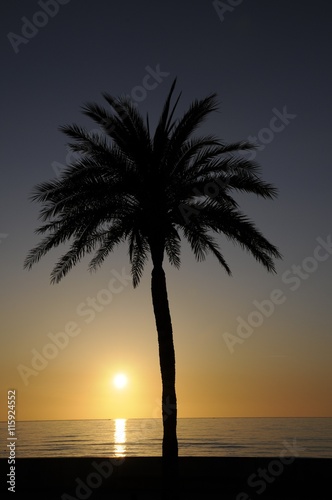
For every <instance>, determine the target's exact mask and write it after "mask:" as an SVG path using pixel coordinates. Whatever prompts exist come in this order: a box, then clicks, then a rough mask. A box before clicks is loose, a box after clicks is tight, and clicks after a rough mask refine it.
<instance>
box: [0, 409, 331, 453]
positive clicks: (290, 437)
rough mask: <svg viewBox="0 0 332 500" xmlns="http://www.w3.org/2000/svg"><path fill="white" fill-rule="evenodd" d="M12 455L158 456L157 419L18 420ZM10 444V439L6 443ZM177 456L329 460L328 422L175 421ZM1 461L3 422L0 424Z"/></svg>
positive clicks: (159, 432)
mask: <svg viewBox="0 0 332 500" xmlns="http://www.w3.org/2000/svg"><path fill="white" fill-rule="evenodd" d="M15 437H16V440H15V447H16V456H17V457H18V458H20V457H22V458H24V457H84V456H94V457H119V458H120V457H139V456H141V457H146V456H150V457H154V456H161V441H162V423H161V420H160V419H115V420H44V421H18V422H16V430H15ZM10 439H12V438H10ZM178 441H179V456H188V457H189V456H201V457H204V456H205V457H206V456H211V457H231V456H236V457H254V456H265V457H269V456H289V455H293V456H294V455H295V454H296V455H295V456H299V457H319V458H332V418H179V419H178ZM0 442H1V452H0V457H1V458H7V456H8V449H7V443H8V442H9V441H8V429H7V422H0Z"/></svg>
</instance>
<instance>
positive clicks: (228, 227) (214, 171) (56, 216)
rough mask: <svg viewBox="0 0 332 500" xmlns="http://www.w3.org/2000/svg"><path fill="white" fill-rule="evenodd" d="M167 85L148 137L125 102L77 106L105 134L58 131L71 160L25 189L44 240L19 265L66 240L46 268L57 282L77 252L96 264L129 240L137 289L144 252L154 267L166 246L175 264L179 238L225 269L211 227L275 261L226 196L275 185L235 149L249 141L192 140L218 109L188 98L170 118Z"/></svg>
mask: <svg viewBox="0 0 332 500" xmlns="http://www.w3.org/2000/svg"><path fill="white" fill-rule="evenodd" d="M175 84H176V80H175V81H174V82H173V84H172V86H171V89H170V92H169V94H168V96H167V99H166V101H165V104H164V107H163V110H162V113H161V116H160V119H159V122H158V124H157V126H156V130H155V132H154V135H151V133H150V127H149V120H148V117H147V119H146V120H144V119H143V118H142V116H141V114H140V113H139V112H138V110H137V109H136V107H135V106H134V104H133V103H132V102H131V101H130V100H129V99H128V98H114V97H112V96H111V95H109V94H106V93H104V94H103V96H104V98H105V100H106V101H107V103H108V104H109V106H110V110H107V109H105V108H103V107H101V106H100V105H98V104H94V103H88V104H86V105H85V106H84V107H83V113H84V114H86V115H88V116H89V117H90V118H92V119H93V120H94V121H95V122H96V123H97V124H98V125H99V126H100V127H101V129H102V130H103V132H104V134H99V133H89V132H88V131H87V130H86V129H84V128H82V127H80V126H77V125H68V126H63V127H61V128H60V129H61V130H62V131H63V132H64V133H65V134H66V135H67V136H69V137H70V139H71V140H72V141H73V142H71V143H70V147H71V149H72V150H73V151H75V152H77V153H79V156H78V159H77V160H75V161H74V162H73V163H72V164H71V165H69V166H68V167H67V168H66V169H65V170H64V171H63V172H62V174H61V176H60V177H59V178H58V179H56V180H52V181H49V182H45V183H41V184H39V185H38V186H37V187H36V189H35V192H34V193H33V196H32V199H33V200H34V201H38V202H40V203H42V204H43V208H42V210H41V213H40V218H41V220H42V221H43V225H42V226H41V227H39V228H38V229H37V232H38V233H40V234H46V236H45V237H44V239H43V240H42V241H41V243H40V244H39V245H38V246H36V247H35V248H34V249H32V250H31V251H30V252H29V254H28V256H27V258H26V261H25V266H26V267H31V266H32V265H33V264H34V263H36V262H37V261H38V260H39V259H40V258H41V257H42V256H43V255H44V254H46V253H47V252H48V251H49V250H50V249H51V248H53V247H56V246H58V245H60V244H62V243H65V242H67V241H68V242H70V248H69V250H68V251H67V252H66V253H65V254H64V255H63V256H62V257H61V258H60V259H59V260H58V262H57V263H56V265H55V267H54V269H53V271H52V274H51V280H52V281H53V282H58V281H60V280H61V278H62V277H64V276H65V275H66V274H67V272H68V271H69V270H70V269H71V268H72V267H73V266H74V265H75V264H76V263H77V262H78V261H79V260H80V259H81V258H82V257H83V256H84V255H85V254H89V253H92V252H94V255H93V258H92V260H91V262H90V264H89V267H90V269H91V270H92V269H96V268H97V267H98V266H99V265H100V264H101V263H102V262H103V261H104V260H105V258H106V257H107V256H108V254H109V253H110V252H112V250H113V249H114V248H115V246H117V245H118V244H120V243H122V242H124V241H128V244H129V258H130V262H131V270H132V277H133V285H134V286H137V285H138V283H139V281H140V278H141V275H142V272H143V269H144V265H145V263H146V260H147V258H148V257H149V255H151V258H152V261H153V264H154V266H158V265H161V264H162V261H163V256H164V253H165V252H166V254H167V257H168V259H169V261H170V262H171V264H173V265H175V266H176V267H179V265H180V241H181V236H184V237H185V238H186V239H187V240H188V241H189V244H190V246H191V248H192V250H193V252H194V254H195V256H196V258H197V260H202V259H204V258H205V256H206V254H207V253H208V252H211V253H212V254H213V255H215V257H216V258H217V259H218V261H219V263H220V264H221V265H222V266H223V267H224V269H225V270H226V271H227V273H230V268H229V266H228V264H227V262H226V261H225V259H224V257H223V255H222V253H221V251H220V248H219V245H218V243H217V241H216V239H215V238H214V237H213V233H214V235H218V234H224V235H225V236H226V237H227V238H228V239H230V240H231V241H233V242H235V243H239V244H240V245H241V246H242V247H243V248H245V249H246V250H248V251H249V252H250V253H251V254H252V255H253V256H254V258H255V259H257V260H258V261H259V262H260V263H261V264H263V265H264V266H265V267H266V268H267V270H268V271H274V264H273V257H277V258H278V257H280V253H279V251H278V250H277V248H276V247H275V246H274V245H272V244H271V243H270V242H269V241H268V240H267V239H266V238H265V237H264V236H263V235H262V234H261V232H260V231H259V230H258V229H257V228H256V227H255V225H254V224H253V222H252V221H250V220H249V219H248V218H247V217H246V216H245V215H244V214H243V213H241V211H240V210H239V207H238V204H237V202H236V201H235V199H234V197H233V196H232V192H238V191H244V192H249V193H254V194H256V195H257V196H261V197H263V198H273V197H275V196H276V189H275V188H274V187H273V186H272V185H271V184H268V183H266V182H264V181H263V180H261V178H260V177H259V166H258V165H257V164H256V163H255V162H253V161H249V160H248V159H246V158H245V156H244V155H243V154H242V155H241V154H239V152H241V151H245V150H249V149H251V148H253V147H255V146H254V145H252V144H250V143H248V142H246V141H243V142H237V143H233V144H225V143H223V142H221V141H220V140H218V139H217V138H216V137H214V136H211V135H209V136H201V137H198V138H197V137H193V134H194V132H195V130H196V128H197V127H198V126H199V125H200V124H201V123H202V121H203V120H204V119H205V118H206V117H207V115H208V114H209V113H211V112H213V111H215V110H216V109H217V107H218V106H217V100H216V95H215V94H211V95H209V96H208V97H206V98H204V99H201V100H196V101H194V102H193V103H192V104H191V106H190V108H189V109H188V111H187V112H185V113H184V115H183V116H182V118H180V119H178V120H176V119H175V118H174V112H175V110H176V107H177V104H178V101H179V98H180V95H179V96H178V98H177V99H176V101H175V103H174V104H171V101H172V96H173V93H174V88H175Z"/></svg>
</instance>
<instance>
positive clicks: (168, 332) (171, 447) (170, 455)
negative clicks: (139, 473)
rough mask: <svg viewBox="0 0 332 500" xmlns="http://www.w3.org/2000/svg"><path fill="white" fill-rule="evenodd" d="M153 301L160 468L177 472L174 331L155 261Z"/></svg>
mask: <svg viewBox="0 0 332 500" xmlns="http://www.w3.org/2000/svg"><path fill="white" fill-rule="evenodd" d="M151 291H152V302H153V309H154V315H155V319H156V327H157V332H158V345H159V361H160V371H161V379H162V418H163V430H164V435H163V445H162V457H163V470H164V472H165V474H166V475H167V476H169V475H172V476H173V477H174V475H175V476H176V475H177V458H178V441H177V434H176V424H177V403H176V392H175V352H174V344H173V330H172V322H171V315H170V311H169V304H168V298H167V288H166V278H165V272H164V269H163V267H162V264H161V263H158V264H157V263H156V262H154V267H153V270H152V280H151Z"/></svg>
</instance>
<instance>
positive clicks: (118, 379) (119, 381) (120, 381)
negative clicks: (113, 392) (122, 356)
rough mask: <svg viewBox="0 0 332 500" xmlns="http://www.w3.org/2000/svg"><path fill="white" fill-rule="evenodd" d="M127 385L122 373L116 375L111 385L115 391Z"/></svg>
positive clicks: (125, 377)
mask: <svg viewBox="0 0 332 500" xmlns="http://www.w3.org/2000/svg"><path fill="white" fill-rule="evenodd" d="M127 383H128V379H127V376H126V375H124V374H123V373H118V374H117V375H115V377H114V379H113V384H114V386H115V387H116V388H117V389H123V388H124V387H125V386H126V385H127Z"/></svg>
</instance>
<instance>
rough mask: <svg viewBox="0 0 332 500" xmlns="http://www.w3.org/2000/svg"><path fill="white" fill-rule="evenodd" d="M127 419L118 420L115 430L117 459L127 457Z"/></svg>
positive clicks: (116, 420)
mask: <svg viewBox="0 0 332 500" xmlns="http://www.w3.org/2000/svg"><path fill="white" fill-rule="evenodd" d="M126 421H127V420H126V419H125V418H116V419H115V429H114V451H115V456H116V457H124V456H125V455H126Z"/></svg>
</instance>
